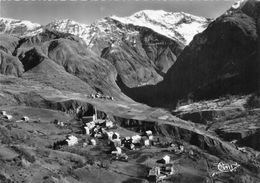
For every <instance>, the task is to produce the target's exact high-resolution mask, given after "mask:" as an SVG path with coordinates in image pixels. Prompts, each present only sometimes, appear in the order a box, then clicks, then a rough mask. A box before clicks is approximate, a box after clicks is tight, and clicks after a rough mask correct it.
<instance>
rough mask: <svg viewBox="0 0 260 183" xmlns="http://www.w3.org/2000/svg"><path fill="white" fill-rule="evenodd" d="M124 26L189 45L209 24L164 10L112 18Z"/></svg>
mask: <svg viewBox="0 0 260 183" xmlns="http://www.w3.org/2000/svg"><path fill="white" fill-rule="evenodd" d="M111 18H112V19H115V20H117V21H120V22H122V23H123V24H133V25H136V26H143V27H147V28H150V29H152V30H153V31H155V32H158V33H160V34H162V35H164V36H167V37H169V38H171V39H177V40H179V41H181V42H182V43H184V44H188V43H189V42H190V41H191V40H192V38H193V36H194V35H195V34H197V33H199V32H202V31H203V30H204V29H205V28H206V26H207V25H208V23H209V20H208V19H206V18H204V17H198V16H194V15H191V14H188V13H184V12H176V13H173V12H166V11H164V10H142V11H139V12H137V13H134V14H133V15H131V16H129V17H118V16H115V15H114V16H112V17H111Z"/></svg>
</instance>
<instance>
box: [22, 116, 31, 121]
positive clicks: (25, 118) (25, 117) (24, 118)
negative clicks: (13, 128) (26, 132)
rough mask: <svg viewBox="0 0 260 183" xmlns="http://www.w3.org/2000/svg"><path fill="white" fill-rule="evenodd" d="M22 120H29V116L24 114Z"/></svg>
mask: <svg viewBox="0 0 260 183" xmlns="http://www.w3.org/2000/svg"><path fill="white" fill-rule="evenodd" d="M21 120H23V121H26V122H28V121H29V117H28V116H23V117H22V118H21Z"/></svg>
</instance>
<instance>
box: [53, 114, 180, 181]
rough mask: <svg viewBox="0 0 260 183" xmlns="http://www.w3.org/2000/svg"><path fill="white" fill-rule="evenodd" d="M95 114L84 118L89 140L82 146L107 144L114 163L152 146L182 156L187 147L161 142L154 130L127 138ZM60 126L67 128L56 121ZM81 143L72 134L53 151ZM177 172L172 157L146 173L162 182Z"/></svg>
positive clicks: (160, 160)
mask: <svg viewBox="0 0 260 183" xmlns="http://www.w3.org/2000/svg"><path fill="white" fill-rule="evenodd" d="M94 111H95V112H94V114H93V115H90V116H83V117H82V118H81V121H82V124H83V127H82V128H83V133H84V134H85V135H86V136H87V137H88V138H87V139H88V140H87V141H85V142H83V143H82V146H83V147H87V146H97V144H98V142H99V141H103V142H104V141H105V142H106V143H107V144H108V145H109V147H110V150H109V152H110V154H111V155H112V158H111V161H121V162H128V155H127V153H126V152H125V151H126V150H127V151H138V150H141V149H146V148H151V147H159V148H161V147H165V146H167V147H171V148H172V149H173V152H175V153H176V154H181V153H182V152H184V146H183V145H181V144H179V145H176V144H173V143H168V144H167V145H165V143H163V142H160V139H159V138H158V137H157V138H156V137H155V135H154V134H153V132H152V131H151V130H147V131H144V132H142V133H140V134H135V135H133V136H124V135H121V134H120V132H119V131H117V128H118V127H117V125H116V124H114V122H113V121H111V120H109V119H98V117H97V116H98V115H97V112H96V109H95V110H94ZM56 124H57V125H59V126H60V127H63V126H64V123H63V122H57V121H56ZM78 143H79V139H78V138H77V137H76V136H74V135H69V136H67V137H66V140H64V141H60V142H57V143H56V144H54V148H59V146H62V145H68V146H75V145H77V144H78ZM175 173H176V169H175V168H174V164H173V161H172V159H171V156H170V155H167V154H166V155H163V156H162V157H161V159H158V160H157V161H156V165H155V166H153V167H152V168H151V169H150V170H149V173H148V174H147V180H149V182H161V181H163V180H165V179H167V178H168V177H169V176H171V175H174V174H175Z"/></svg>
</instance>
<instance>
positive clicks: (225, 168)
mask: <svg viewBox="0 0 260 183" xmlns="http://www.w3.org/2000/svg"><path fill="white" fill-rule="evenodd" d="M238 167H240V165H239V164H238V163H223V162H219V163H218V165H217V168H218V171H215V172H213V173H212V176H213V177H214V176H215V175H217V174H220V173H226V172H234V171H236V170H237V168H238Z"/></svg>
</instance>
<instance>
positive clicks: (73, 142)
mask: <svg viewBox="0 0 260 183" xmlns="http://www.w3.org/2000/svg"><path fill="white" fill-rule="evenodd" d="M66 141H67V143H68V146H73V145H76V144H77V143H78V138H77V137H75V136H74V135H70V136H68V137H67V139H66Z"/></svg>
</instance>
